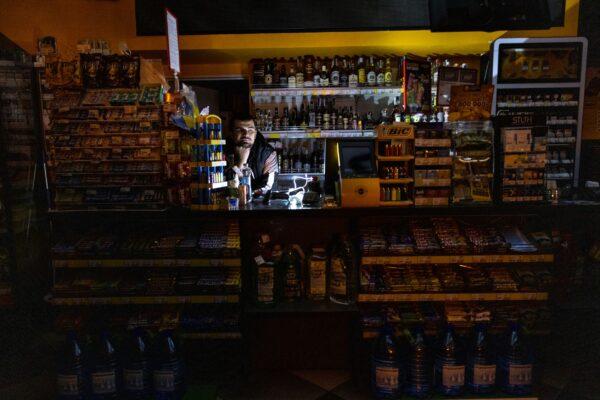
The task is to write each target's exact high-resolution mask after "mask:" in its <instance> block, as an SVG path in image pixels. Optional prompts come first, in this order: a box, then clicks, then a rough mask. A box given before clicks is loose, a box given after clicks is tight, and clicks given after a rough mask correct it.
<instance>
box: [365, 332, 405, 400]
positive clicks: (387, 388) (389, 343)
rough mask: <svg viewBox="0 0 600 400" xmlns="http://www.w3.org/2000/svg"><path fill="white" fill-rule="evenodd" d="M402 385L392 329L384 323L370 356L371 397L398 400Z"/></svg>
mask: <svg viewBox="0 0 600 400" xmlns="http://www.w3.org/2000/svg"><path fill="white" fill-rule="evenodd" d="M403 383H404V373H403V371H402V367H401V364H400V349H399V346H398V342H397V340H396V338H395V337H394V332H393V330H392V327H391V326H389V325H388V324H387V323H386V324H385V326H384V327H383V329H382V330H381V333H380V334H379V337H378V338H377V340H376V341H375V346H374V348H373V354H372V356H371V387H372V389H373V395H374V396H375V398H376V399H398V398H399V397H400V394H401V393H402V385H403Z"/></svg>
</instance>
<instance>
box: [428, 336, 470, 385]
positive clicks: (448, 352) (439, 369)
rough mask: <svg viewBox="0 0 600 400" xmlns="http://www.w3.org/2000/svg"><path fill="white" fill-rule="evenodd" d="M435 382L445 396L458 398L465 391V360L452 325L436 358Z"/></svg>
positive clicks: (443, 337) (441, 343)
mask: <svg viewBox="0 0 600 400" xmlns="http://www.w3.org/2000/svg"><path fill="white" fill-rule="evenodd" d="M434 382H435V386H436V388H437V391H438V392H439V393H441V394H443V395H445V396H458V395H460V394H461V393H462V392H463V390H464V386H465V360H464V356H463V351H462V348H461V346H460V344H459V343H458V341H457V339H456V338H455V335H454V328H453V327H452V326H451V325H448V326H447V327H446V330H445V332H444V334H443V336H442V340H441V341H440V344H439V347H438V351H437V354H436V357H435V368H434Z"/></svg>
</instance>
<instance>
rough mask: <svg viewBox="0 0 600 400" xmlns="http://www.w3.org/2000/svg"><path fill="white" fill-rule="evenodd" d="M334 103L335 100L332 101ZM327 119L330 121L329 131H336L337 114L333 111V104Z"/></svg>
mask: <svg viewBox="0 0 600 400" xmlns="http://www.w3.org/2000/svg"><path fill="white" fill-rule="evenodd" d="M333 101H335V100H333ZM329 119H330V120H331V122H330V125H331V129H334V130H335V129H337V120H338V114H337V110H336V109H335V103H334V106H333V108H332V109H331V115H330V116H329Z"/></svg>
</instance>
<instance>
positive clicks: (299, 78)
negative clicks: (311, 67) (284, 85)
mask: <svg viewBox="0 0 600 400" xmlns="http://www.w3.org/2000/svg"><path fill="white" fill-rule="evenodd" d="M296 87H304V66H303V65H302V58H301V57H298V58H297V59H296Z"/></svg>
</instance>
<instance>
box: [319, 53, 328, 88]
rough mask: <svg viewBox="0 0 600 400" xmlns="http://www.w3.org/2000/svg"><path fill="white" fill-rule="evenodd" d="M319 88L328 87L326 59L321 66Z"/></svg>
mask: <svg viewBox="0 0 600 400" xmlns="http://www.w3.org/2000/svg"><path fill="white" fill-rule="evenodd" d="M321 86H323V87H327V86H329V71H328V70H327V59H325V60H323V64H322V65H321Z"/></svg>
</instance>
